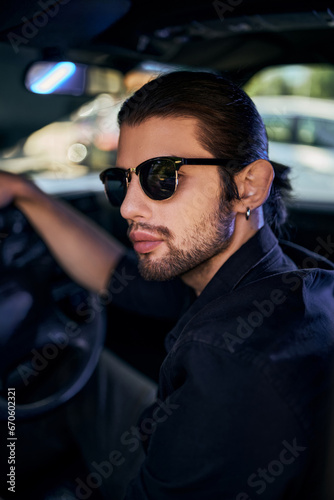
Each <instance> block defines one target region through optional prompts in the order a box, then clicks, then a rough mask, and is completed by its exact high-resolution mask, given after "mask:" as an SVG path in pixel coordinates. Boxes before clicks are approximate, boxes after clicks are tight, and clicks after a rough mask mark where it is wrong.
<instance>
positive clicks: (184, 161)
mask: <svg viewBox="0 0 334 500" xmlns="http://www.w3.org/2000/svg"><path fill="white" fill-rule="evenodd" d="M157 160H170V161H172V162H173V164H174V168H175V188H174V191H173V193H172V194H171V195H170V196H168V198H164V199H162V200H159V199H156V198H154V197H152V196H151V195H150V194H149V193H147V192H146V191H145V190H144V188H143V185H142V183H141V179H140V171H141V169H142V168H143V167H145V166H146V165H147V164H149V163H151V162H152V161H157ZM231 161H233V160H231V158H228V159H227V158H180V157H177V156H157V157H155V158H150V159H149V160H145V161H144V162H142V163H140V164H139V165H138V166H137V167H131V168H128V169H123V168H120V167H109V168H107V169H105V170H103V172H101V173H100V175H99V177H100V180H101V182H102V183H103V185H104V190H105V194H106V197H107V199H108V201H109V202H110V203H111V204H112V205H114V203H112V202H111V201H110V198H109V196H108V193H107V188H106V180H107V177H108V173H111V172H115V170H116V171H117V172H120V171H122V172H124V179H125V182H126V189H127V188H128V186H129V182H130V181H131V178H130V174H131V173H134V174H136V175H138V177H139V182H140V187H141V189H142V190H143V192H144V193H145V194H146V196H147V197H148V198H150V199H151V200H155V201H165V200H169V199H170V198H171V197H172V196H173V195H174V194H175V192H176V190H177V186H178V171H179V170H180V168H181V167H182V166H183V165H217V166H218V165H219V166H226V165H227V164H228V163H229V162H231ZM125 193H126V191H125ZM124 197H125V196H124Z"/></svg>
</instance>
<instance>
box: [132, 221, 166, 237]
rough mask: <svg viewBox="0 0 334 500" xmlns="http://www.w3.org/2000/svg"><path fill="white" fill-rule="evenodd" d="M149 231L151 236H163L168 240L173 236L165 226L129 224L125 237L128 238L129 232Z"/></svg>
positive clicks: (141, 223) (140, 223) (142, 223)
mask: <svg viewBox="0 0 334 500" xmlns="http://www.w3.org/2000/svg"><path fill="white" fill-rule="evenodd" d="M140 230H142V231H145V230H146V231H149V232H150V233H153V234H158V235H160V236H164V237H165V238H170V239H173V237H174V236H173V234H172V232H171V231H170V230H169V229H168V228H167V227H165V226H152V225H151V224H148V223H147V222H131V223H130V224H129V227H128V230H127V235H128V236H129V234H130V232H131V231H140Z"/></svg>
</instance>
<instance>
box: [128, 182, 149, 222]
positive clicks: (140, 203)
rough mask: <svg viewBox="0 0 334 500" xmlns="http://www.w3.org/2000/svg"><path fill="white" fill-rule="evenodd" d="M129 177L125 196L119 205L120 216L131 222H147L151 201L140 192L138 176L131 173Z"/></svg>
mask: <svg viewBox="0 0 334 500" xmlns="http://www.w3.org/2000/svg"><path fill="white" fill-rule="evenodd" d="M130 176H131V177H130ZM130 176H129V177H130V178H129V179H128V186H127V191H126V195H125V198H124V201H123V203H122V205H121V216H122V217H123V218H124V219H126V220H131V221H138V220H144V219H145V220H147V219H149V218H150V217H151V214H152V211H151V207H150V205H151V203H150V202H151V200H150V198H149V197H148V196H146V194H145V193H144V191H143V190H142V188H141V186H140V182H139V178H138V175H136V174H135V173H132V172H131V173H130Z"/></svg>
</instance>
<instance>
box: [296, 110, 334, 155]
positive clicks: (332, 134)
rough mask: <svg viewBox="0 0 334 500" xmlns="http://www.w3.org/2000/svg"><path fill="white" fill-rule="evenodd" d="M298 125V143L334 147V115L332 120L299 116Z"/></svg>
mask: <svg viewBox="0 0 334 500" xmlns="http://www.w3.org/2000/svg"><path fill="white" fill-rule="evenodd" d="M296 125H297V126H296V139H297V140H296V142H297V143H299V144H309V145H310V146H317V147H321V148H334V116H333V120H332V121H331V120H321V119H317V118H313V117H309V118H299V119H298V120H297V124H296Z"/></svg>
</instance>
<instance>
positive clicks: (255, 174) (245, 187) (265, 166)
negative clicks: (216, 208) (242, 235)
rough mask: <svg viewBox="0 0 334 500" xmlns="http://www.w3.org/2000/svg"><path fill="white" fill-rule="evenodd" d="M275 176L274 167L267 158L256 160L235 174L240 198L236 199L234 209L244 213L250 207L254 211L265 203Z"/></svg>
mask: <svg viewBox="0 0 334 500" xmlns="http://www.w3.org/2000/svg"><path fill="white" fill-rule="evenodd" d="M274 177H275V173H274V169H273V167H272V165H271V163H269V161H267V160H256V161H254V162H253V163H250V164H249V165H247V167H245V168H244V169H243V170H241V172H239V173H238V174H237V175H236V176H235V182H236V185H237V188H238V192H239V196H240V200H239V201H238V200H236V201H235V204H234V210H235V211H236V212H242V213H244V212H245V210H246V208H248V207H249V208H250V210H251V211H252V210H254V209H255V208H257V207H259V206H261V205H263V203H264V202H265V201H266V199H267V198H268V196H269V192H270V188H271V185H272V182H273V180H274Z"/></svg>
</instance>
